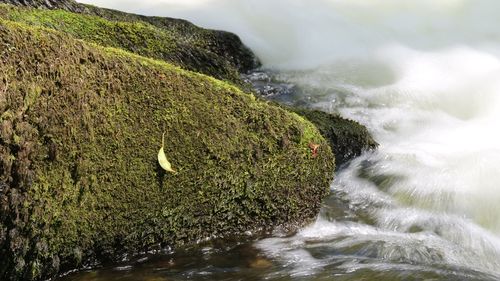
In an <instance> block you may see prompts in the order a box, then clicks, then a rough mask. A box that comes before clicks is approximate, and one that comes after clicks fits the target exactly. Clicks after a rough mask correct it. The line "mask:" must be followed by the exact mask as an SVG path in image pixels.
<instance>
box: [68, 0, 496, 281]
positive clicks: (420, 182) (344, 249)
mask: <svg viewBox="0 0 500 281" xmlns="http://www.w3.org/2000/svg"><path fill="white" fill-rule="evenodd" d="M82 2H91V3H93V4H96V5H99V6H105V7H111V8H117V9H120V10H126V11H131V12H136V13H141V14H147V15H159V16H173V17H181V18H185V19H188V20H190V21H192V22H194V23H196V24H198V25H201V26H205V27H210V28H217V29H224V30H229V31H232V32H235V33H237V34H238V35H240V37H241V38H242V39H243V41H244V42H245V43H246V44H247V45H248V46H249V47H250V48H251V49H252V50H254V51H255V53H256V54H257V55H258V56H259V57H260V58H261V59H262V61H263V64H264V68H265V69H267V70H271V71H272V72H273V73H274V74H273V76H272V79H273V80H274V81H277V82H282V83H288V84H290V85H294V87H293V90H292V91H291V92H290V93H288V94H286V95H281V96H280V95H278V96H276V97H274V98H276V99H278V100H281V101H283V102H286V103H291V104H298V105H305V106H309V107H313V108H318V109H321V110H324V111H328V112H334V113H340V114H342V115H343V116H346V117H349V118H351V119H354V120H357V121H359V122H360V123H362V124H364V125H366V126H367V127H368V129H369V130H370V132H371V133H372V134H373V135H374V137H375V139H376V140H377V141H378V142H379V143H380V148H379V149H378V150H377V151H376V152H371V153H366V154H364V155H362V156H361V157H359V158H358V159H356V160H354V161H353V162H352V163H351V164H350V165H349V166H348V167H345V168H343V169H342V170H341V171H339V173H338V174H337V175H336V179H335V181H334V182H333V183H332V185H331V190H332V195H331V196H330V197H329V198H327V200H325V203H324V206H323V208H322V210H321V214H320V215H319V216H318V218H317V220H316V222H315V223H313V224H312V225H310V226H308V227H306V228H304V229H302V230H300V231H299V232H298V233H296V234H295V235H293V236H285V237H281V236H279V234H277V235H276V237H274V238H268V239H264V240H260V241H233V242H227V241H226V242H220V241H219V242H218V241H214V242H211V243H208V244H207V245H199V246H195V247H194V248H192V249H184V250H182V251H180V252H176V253H166V254H164V255H162V256H145V257H143V258H142V259H139V260H135V261H131V262H128V263H127V264H126V265H123V266H116V265H115V266H110V267H109V268H105V269H101V270H94V271H89V272H84V273H80V274H77V275H70V276H67V277H65V279H64V280H186V279H189V280H500V25H499V21H498V11H500V1H497V0H474V1H472V0H440V1H435V0H419V1H405V0H373V1H366V0H176V1H173V0H144V1H141V2H137V1H122V0H120V1H118V0H114V1H110V0H93V1H90V0H88V1H82Z"/></svg>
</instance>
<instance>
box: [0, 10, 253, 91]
mask: <svg viewBox="0 0 500 281" xmlns="http://www.w3.org/2000/svg"><path fill="white" fill-rule="evenodd" d="M0 3H6V4H12V5H5V4H4V5H0V17H1V18H3V19H7V20H11V21H17V22H22V23H26V24H30V25H37V26H44V27H48V28H52V29H56V30H59V31H62V32H65V33H68V34H70V35H72V36H74V37H76V38H79V39H83V40H85V41H89V42H93V43H96V44H99V45H102V46H107V47H115V48H121V49H125V50H127V51H130V52H133V53H135V54H139V55H141V56H146V57H151V58H155V59H160V60H165V61H168V62H171V63H174V64H176V65H178V66H181V67H183V68H185V69H187V70H192V71H196V72H201V73H204V74H207V75H210V76H213V77H216V78H219V79H223V80H227V81H231V82H233V83H236V84H242V82H241V79H240V76H239V73H240V72H246V71H248V70H250V69H253V68H256V67H258V66H259V65H260V63H259V61H258V59H257V58H256V57H255V56H254V54H253V53H252V52H251V51H250V50H249V49H248V48H247V47H246V46H245V45H243V43H242V42H241V40H240V39H239V37H238V36H236V35H235V34H232V33H229V32H224V31H216V30H209V29H204V28H200V27H198V26H196V25H194V24H192V23H190V22H188V21H185V20H181V19H173V18H164V17H147V16H141V15H135V14H129V13H124V12H120V11H116V10H111V9H104V8H99V7H95V6H91V5H83V4H79V3H76V2H74V1H72V0H62V1H49V0H43V1H36V0H27V1H26V0H22V1H20V0H0ZM13 5H16V6H13ZM21 7H22V8H21ZM40 8H43V9H40ZM54 9H56V10H54Z"/></svg>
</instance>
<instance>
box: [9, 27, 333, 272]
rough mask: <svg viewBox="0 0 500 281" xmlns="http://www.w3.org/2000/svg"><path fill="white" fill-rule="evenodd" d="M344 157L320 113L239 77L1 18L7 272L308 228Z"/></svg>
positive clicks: (55, 267) (59, 267) (54, 267)
mask: <svg viewBox="0 0 500 281" xmlns="http://www.w3.org/2000/svg"><path fill="white" fill-rule="evenodd" d="M164 131H165V132H166V143H165V150H166V155H167V157H168V158H169V160H170V161H171V162H172V164H173V167H174V168H175V169H177V170H178V173H177V174H171V173H166V172H165V171H163V170H162V169H161V168H160V167H159V165H158V162H157V160H156V157H157V152H158V149H159V148H160V143H161V135H162V133H163V132H164ZM310 144H319V145H321V147H320V150H319V152H318V155H317V156H316V157H314V156H313V155H312V153H311V149H310V148H309V146H310ZM333 162H334V159H333V154H332V152H331V150H330V148H329V147H328V145H327V141H326V140H325V139H324V138H323V137H322V136H321V135H320V133H319V131H318V130H317V129H316V128H315V127H314V125H312V124H311V123H310V122H308V121H306V120H305V119H304V118H302V117H300V116H299V115H296V114H295V113H290V112H288V111H286V110H284V109H281V108H278V107H276V106H273V105H271V104H268V103H266V102H264V101H261V100H258V99H256V98H255V97H253V96H252V95H250V94H245V93H243V92H241V91H240V90H239V89H238V88H235V87H233V86H231V85H229V84H227V83H225V82H221V81H219V80H215V79H213V78H210V77H208V76H205V75H201V74H196V73H192V72H188V71H184V70H182V69H180V68H178V67H175V66H173V65H170V64H167V63H165V62H161V61H157V60H153V59H148V58H144V57H141V56H138V55H134V54H131V53H129V52H125V51H122V50H119V49H115V48H102V47H99V46H97V45H94V44H88V43H86V42H84V41H81V40H76V39H74V38H73V37H72V36H70V35H68V34H66V33H60V32H56V31H51V30H49V29H45V28H38V27H29V26H27V25H24V24H22V25H21V24H17V23H13V22H10V21H5V20H0V201H1V204H0V206H1V208H0V257H1V258H0V279H1V280H19V279H24V280H36V279H41V278H45V277H50V276H53V275H54V274H56V273H58V272H60V271H61V270H68V269H73V268H78V267H80V266H82V265H84V264H85V263H86V262H89V261H93V260H99V261H102V260H107V259H115V258H118V257H120V256H121V255H122V254H124V253H134V252H137V251H142V250H148V249H153V248H159V247H162V246H166V245H171V246H175V245H179V244H182V243H186V242H194V241H196V240H198V239H202V238H206V237H213V236H221V235H227V234H230V233H241V232H242V231H246V230H252V229H262V228H264V229H265V228H268V227H271V226H276V225H282V224H283V225H287V224H288V225H301V224H303V223H304V222H307V221H309V220H311V219H313V218H314V216H315V215H316V214H317V212H318V209H319V207H320V203H321V200H322V198H324V196H325V195H326V194H327V192H328V187H329V183H330V181H331V179H332V171H333V165H334V164H333Z"/></svg>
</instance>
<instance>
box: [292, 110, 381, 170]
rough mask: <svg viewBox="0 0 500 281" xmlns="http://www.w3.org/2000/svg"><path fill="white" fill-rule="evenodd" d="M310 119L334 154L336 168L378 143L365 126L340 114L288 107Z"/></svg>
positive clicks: (373, 147)
mask: <svg viewBox="0 0 500 281" xmlns="http://www.w3.org/2000/svg"><path fill="white" fill-rule="evenodd" d="M288 109H289V110H291V111H294V112H296V113H297V114H300V115H301V116H304V117H305V118H306V119H307V120H309V121H311V122H312V123H313V124H314V125H315V126H316V127H317V128H318V129H319V131H320V132H321V134H322V135H323V137H325V139H327V140H328V142H329V143H330V146H331V148H332V150H333V153H334V155H335V164H336V167H337V169H338V168H340V167H342V166H344V165H345V164H347V163H348V162H349V160H351V159H353V158H355V157H357V156H359V155H361V153H363V151H367V150H372V149H375V148H376V147H377V146H378V143H377V142H376V141H375V140H374V139H373V137H372V136H371V134H370V133H369V132H368V130H367V129H366V127H365V126H363V125H361V124H359V123H358V122H356V121H353V120H349V119H345V118H343V117H341V116H338V115H334V114H329V113H326V112H322V111H318V110H311V109H305V108H288Z"/></svg>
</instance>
